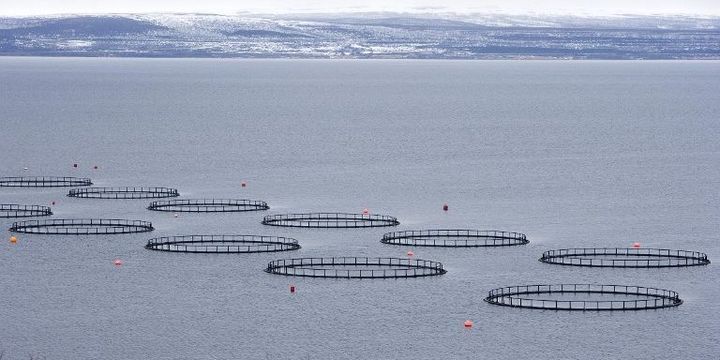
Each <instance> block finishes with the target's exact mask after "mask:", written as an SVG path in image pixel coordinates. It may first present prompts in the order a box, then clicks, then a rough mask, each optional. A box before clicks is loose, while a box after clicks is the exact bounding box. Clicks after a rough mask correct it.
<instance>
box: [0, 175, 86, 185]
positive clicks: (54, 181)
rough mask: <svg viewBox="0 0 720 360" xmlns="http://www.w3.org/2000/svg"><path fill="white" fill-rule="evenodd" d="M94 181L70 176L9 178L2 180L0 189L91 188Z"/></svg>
mask: <svg viewBox="0 0 720 360" xmlns="http://www.w3.org/2000/svg"><path fill="white" fill-rule="evenodd" d="M90 185H92V181H90V179H88V178H78V177H70V176H62V177H61V176H9V177H1V178H0V187H31V188H47V187H73V186H90Z"/></svg>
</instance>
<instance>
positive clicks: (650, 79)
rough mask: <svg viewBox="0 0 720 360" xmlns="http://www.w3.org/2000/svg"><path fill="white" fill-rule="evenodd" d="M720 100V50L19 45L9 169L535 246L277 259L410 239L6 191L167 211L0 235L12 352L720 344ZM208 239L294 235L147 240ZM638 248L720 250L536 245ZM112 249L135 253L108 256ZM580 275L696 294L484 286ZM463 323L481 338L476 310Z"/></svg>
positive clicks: (669, 349) (3, 98)
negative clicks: (691, 57) (39, 53)
mask: <svg viewBox="0 0 720 360" xmlns="http://www.w3.org/2000/svg"><path fill="white" fill-rule="evenodd" d="M719 116H720V63H718V62H560V61H558V62H541V61H527V62H526V61H514V62H453V61H351V60H348V61H302V60H292V61H285V60H273V61H269V60H257V61H256V60H241V61H235V60H135V59H123V60H120V59H43V58H2V59H0V134H2V137H1V141H0V154H1V156H0V169H1V170H0V175H1V176H12V175H74V176H80V175H81V176H90V177H92V178H93V180H94V181H95V183H96V184H97V185H101V186H127V185H129V186H172V187H177V188H178V189H179V190H180V192H181V194H182V196H183V197H184V198H205V197H229V198H251V199H261V200H265V201H267V202H268V203H269V205H270V206H271V210H270V211H269V212H267V213H279V212H289V211H350V212H359V211H361V210H362V209H363V208H369V209H370V211H371V212H373V213H383V214H390V215H394V216H396V217H398V218H399V220H400V221H401V223H402V224H401V225H400V227H399V229H416V228H433V227H444V228H452V227H462V228H478V229H502V230H510V231H519V232H523V233H526V234H527V235H528V238H529V239H530V240H531V243H530V244H529V245H527V246H521V247H511V248H498V249H433V248H414V249H412V250H413V251H414V252H415V254H416V255H415V256H416V257H417V258H424V259H430V260H437V261H441V262H443V263H444V265H445V267H446V268H447V270H448V273H447V274H446V275H444V276H441V277H434V278H419V279H401V280H330V279H302V278H287V277H282V276H274V275H270V274H266V273H264V272H263V271H262V269H263V268H264V267H265V265H266V263H267V262H268V261H270V260H273V259H276V258H283V257H299V256H353V255H358V256H399V257H404V256H405V253H406V252H407V251H408V250H410V248H407V247H398V246H391V245H384V244H381V243H380V241H379V240H380V238H381V236H382V234H383V233H384V232H385V231H386V229H355V230H310V229H285V228H272V227H265V226H263V225H261V224H260V219H261V217H262V215H264V214H263V213H238V214H181V215H180V216H179V217H178V218H174V217H173V214H172V213H156V212H150V211H147V210H145V209H144V208H145V206H147V203H148V202H149V201H143V200H139V201H138V200H136V201H133V200H129V201H112V200H87V199H72V198H67V197H65V196H64V195H65V193H66V190H62V189H56V190H52V189H50V190H37V189H35V190H32V189H7V188H1V189H0V202H3V203H12V202H19V203H33V204H49V203H50V202H51V201H53V200H54V201H56V202H57V205H56V206H55V207H54V211H55V214H56V215H55V217H56V218H74V217H78V218H79V217H123V218H131V219H144V220H150V221H152V222H153V224H154V225H155V227H156V228H157V229H156V230H155V232H154V233H151V234H149V235H148V234H140V235H118V236H96V237H82V236H80V237H72V236H39V235H23V234H20V235H18V238H19V241H18V243H17V244H15V245H12V244H10V243H9V242H8V240H7V238H9V236H10V233H9V232H4V235H3V236H2V238H3V239H0V240H1V241H0V352H2V351H4V358H3V359H19V358H27V357H28V355H29V354H32V355H35V356H41V357H46V358H47V359H94V358H103V359H149V358H152V359H183V358H184V359H229V358H245V359H355V358H368V359H395V358H409V359H426V358H427V359H430V358H446V359H456V358H467V359H470V358H472V359H475V358H487V359H558V358H562V359H576V358H595V359H600V358H603V359H605V358H607V359H616V358H626V359H629V358H635V359H678V358H682V359H717V358H718V357H719V356H720V345H718V344H719V343H720V315H718V314H719V313H720V288H719V287H718V280H717V279H718V276H719V275H720V271H719V270H718V267H717V264H716V263H718V262H720V245H718V239H719V236H720V235H719V233H720V227H719V225H718V218H719V216H720V195H719V194H718V187H719V185H720V143H718V141H717V139H718V138H719V137H720V123H718V119H719ZM73 163H78V164H79V167H78V168H77V169H75V168H73V167H72V164H73ZM94 165H97V166H98V167H99V169H97V170H93V168H92V167H93V166H94ZM24 167H28V168H29V170H27V171H24V170H23V168H24ZM242 181H246V182H247V184H248V186H247V187H245V188H242V187H241V186H240V183H241V182H242ZM443 203H447V204H448V205H449V207H450V211H448V212H447V213H445V212H443V211H442V204H443ZM11 222H12V221H11V220H7V219H3V220H2V221H0V225H1V226H2V227H3V228H8V227H9V226H10V224H11ZM193 233H243V234H266V235H278V236H291V237H295V238H297V239H298V240H299V241H300V243H301V245H302V246H303V248H302V249H301V250H299V251H296V252H288V253H275V254H255V255H209V254H171V253H162V252H153V251H148V250H145V249H144V248H143V245H144V244H145V242H146V241H147V239H148V238H149V237H154V236H165V235H176V234H193ZM636 241H637V242H641V243H642V245H643V246H644V247H668V248H673V249H675V248H677V249H689V250H697V251H703V252H706V253H707V254H708V255H709V257H710V259H711V260H714V261H715V263H713V264H711V265H710V266H706V267H694V268H685V269H595V268H575V267H563V266H552V265H547V264H543V263H540V262H538V261H537V259H538V258H539V257H540V255H541V254H542V252H543V251H545V250H548V249H553V248H560V247H573V246H591V247H593V246H611V247H615V246H620V247H624V246H629V245H630V244H632V243H633V242H636ZM116 258H121V259H123V261H124V265H123V266H122V267H119V268H118V267H115V266H113V264H112V261H113V259H116ZM565 282H567V283H575V282H577V283H585V282H590V283H605V284H627V285H640V286H649V287H660V288H666V289H671V290H676V291H678V292H679V293H680V296H681V297H682V298H683V299H684V300H685V303H684V304H683V305H681V306H680V307H678V308H673V309H664V310H654V311H640V312H612V313H594V312H586V313H582V312H579V313H567V312H555V311H535V310H524V309H512V308H505V307H498V306H492V305H489V304H486V303H484V302H483V301H482V299H483V297H485V296H486V294H487V291H489V290H490V289H492V288H495V287H501V286H508V285H521V284H535V283H565ZM291 284H294V285H296V287H297V293H296V294H294V295H291V294H290V292H289V290H288V287H289V286H290V285H291ZM466 319H472V320H473V321H474V323H475V326H474V328H473V329H472V330H466V329H464V328H463V326H462V323H463V321H465V320H466Z"/></svg>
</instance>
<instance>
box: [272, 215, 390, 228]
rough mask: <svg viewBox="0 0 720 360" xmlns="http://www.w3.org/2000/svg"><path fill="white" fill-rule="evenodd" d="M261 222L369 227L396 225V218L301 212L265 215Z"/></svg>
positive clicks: (291, 224) (330, 226)
mask: <svg viewBox="0 0 720 360" xmlns="http://www.w3.org/2000/svg"><path fill="white" fill-rule="evenodd" d="M262 223H263V224H264V225H269V226H284V227H302V228H325V229H327V228H369V227H384V226H397V225H400V222H399V221H398V220H397V218H394V217H392V216H388V215H376V214H351V213H325V212H321V213H303V214H278V215H268V216H265V218H264V219H263V221H262Z"/></svg>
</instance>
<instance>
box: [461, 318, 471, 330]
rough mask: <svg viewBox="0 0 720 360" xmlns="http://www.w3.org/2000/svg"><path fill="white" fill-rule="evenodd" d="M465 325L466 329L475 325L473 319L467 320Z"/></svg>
mask: <svg viewBox="0 0 720 360" xmlns="http://www.w3.org/2000/svg"><path fill="white" fill-rule="evenodd" d="M463 325H464V326H465V328H466V329H470V328H472V327H473V322H472V320H465V322H464V323H463Z"/></svg>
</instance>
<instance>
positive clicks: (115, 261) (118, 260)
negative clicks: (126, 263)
mask: <svg viewBox="0 0 720 360" xmlns="http://www.w3.org/2000/svg"><path fill="white" fill-rule="evenodd" d="M122 264H123V261H122V260H120V259H115V260H114V261H113V265H115V266H122Z"/></svg>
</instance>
